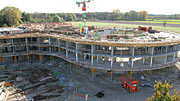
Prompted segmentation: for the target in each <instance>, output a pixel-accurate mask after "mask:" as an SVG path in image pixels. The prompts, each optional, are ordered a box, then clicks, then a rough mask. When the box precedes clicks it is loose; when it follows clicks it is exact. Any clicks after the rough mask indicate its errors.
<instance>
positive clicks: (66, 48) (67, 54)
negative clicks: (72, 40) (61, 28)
mask: <svg viewBox="0 0 180 101" xmlns="http://www.w3.org/2000/svg"><path fill="white" fill-rule="evenodd" d="M67 48H68V42H67V41H66V59H68V50H67Z"/></svg>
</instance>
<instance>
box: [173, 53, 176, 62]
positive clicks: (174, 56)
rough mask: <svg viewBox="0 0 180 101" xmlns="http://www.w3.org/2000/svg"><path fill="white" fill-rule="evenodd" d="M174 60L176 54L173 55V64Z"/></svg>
mask: <svg viewBox="0 0 180 101" xmlns="http://www.w3.org/2000/svg"><path fill="white" fill-rule="evenodd" d="M175 58H176V53H174V56H173V62H175Z"/></svg>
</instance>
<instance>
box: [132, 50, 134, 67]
mask: <svg viewBox="0 0 180 101" xmlns="http://www.w3.org/2000/svg"><path fill="white" fill-rule="evenodd" d="M133 59H134V47H133V49H132V59H131V69H133V67H134V61H133Z"/></svg>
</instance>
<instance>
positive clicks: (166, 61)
mask: <svg viewBox="0 0 180 101" xmlns="http://www.w3.org/2000/svg"><path fill="white" fill-rule="evenodd" d="M167 53H168V46H166V54H167ZM166 63H167V55H166V57H165V64H166Z"/></svg>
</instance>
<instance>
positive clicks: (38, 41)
mask: <svg viewBox="0 0 180 101" xmlns="http://www.w3.org/2000/svg"><path fill="white" fill-rule="evenodd" d="M37 41H38V52H40V39H39V37H38V38H37Z"/></svg>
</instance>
